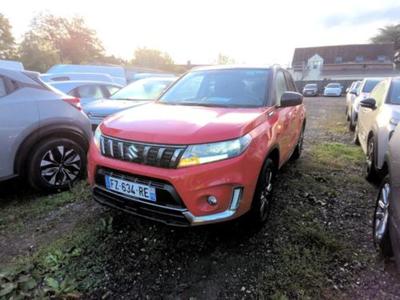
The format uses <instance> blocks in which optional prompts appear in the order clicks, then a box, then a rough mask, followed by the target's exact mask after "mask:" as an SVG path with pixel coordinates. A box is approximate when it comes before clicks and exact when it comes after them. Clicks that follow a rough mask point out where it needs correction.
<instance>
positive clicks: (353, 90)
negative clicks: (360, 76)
mask: <svg viewBox="0 0 400 300" xmlns="http://www.w3.org/2000/svg"><path fill="white" fill-rule="evenodd" d="M360 85H361V80H358V81H353V82H352V84H351V85H350V87H349V88H348V89H347V93H346V117H347V121H350V117H351V116H350V112H351V107H352V105H353V103H354V99H355V98H356V95H357V90H358V88H359V87H360Z"/></svg>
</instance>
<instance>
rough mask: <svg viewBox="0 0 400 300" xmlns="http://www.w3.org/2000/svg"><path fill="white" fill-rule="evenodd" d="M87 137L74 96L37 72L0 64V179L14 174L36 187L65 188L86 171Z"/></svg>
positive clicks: (83, 117)
mask: <svg viewBox="0 0 400 300" xmlns="http://www.w3.org/2000/svg"><path fill="white" fill-rule="evenodd" d="M90 139H91V128H90V122H89V119H88V118H87V116H86V115H85V114H84V113H83V112H82V110H81V107H80V103H79V99H76V98H73V97H70V96H67V95H65V94H62V93H60V92H57V91H55V90H53V89H52V88H51V87H49V86H47V85H46V84H45V83H43V82H42V81H40V80H39V74H38V73H34V72H27V71H15V70H6V69H0V141H1V146H0V181H3V180H6V179H9V178H12V177H16V176H18V175H19V176H22V177H25V178H26V179H27V181H28V182H29V183H30V185H31V186H33V187H34V188H36V189H41V190H48V191H57V190H60V189H65V188H67V187H68V186H70V185H71V184H72V183H73V182H74V181H76V180H78V179H79V178H80V177H81V176H83V175H85V167H86V150H87V148H88V145H89V141H90Z"/></svg>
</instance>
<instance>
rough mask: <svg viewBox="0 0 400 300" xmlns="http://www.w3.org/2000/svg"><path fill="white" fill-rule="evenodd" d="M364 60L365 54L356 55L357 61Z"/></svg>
mask: <svg viewBox="0 0 400 300" xmlns="http://www.w3.org/2000/svg"><path fill="white" fill-rule="evenodd" d="M363 61H364V56H361V55H359V56H356V62H358V63H360V62H363Z"/></svg>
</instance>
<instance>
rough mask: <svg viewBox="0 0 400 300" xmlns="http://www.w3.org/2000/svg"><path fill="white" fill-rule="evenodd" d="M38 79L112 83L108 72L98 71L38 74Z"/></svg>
mask: <svg viewBox="0 0 400 300" xmlns="http://www.w3.org/2000/svg"><path fill="white" fill-rule="evenodd" d="M40 79H41V80H42V81H44V82H48V83H52V82H55V81H68V80H74V81H81V80H88V81H103V82H110V83H114V80H113V78H112V77H111V76H110V75H108V74H100V73H59V74H57V73H56V74H51V73H46V74H40Z"/></svg>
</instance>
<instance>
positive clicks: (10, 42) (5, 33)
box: [0, 13, 15, 59]
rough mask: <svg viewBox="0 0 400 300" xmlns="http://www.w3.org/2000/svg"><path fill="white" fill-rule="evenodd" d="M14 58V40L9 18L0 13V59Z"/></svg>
mask: <svg viewBox="0 0 400 300" xmlns="http://www.w3.org/2000/svg"><path fill="white" fill-rule="evenodd" d="M13 58H15V40H14V37H13V35H12V33H11V25H10V22H9V20H8V19H7V18H6V17H5V16H4V15H3V14H1V13H0V59H13Z"/></svg>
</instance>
